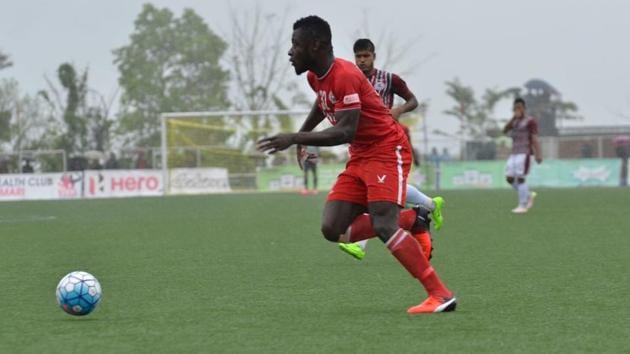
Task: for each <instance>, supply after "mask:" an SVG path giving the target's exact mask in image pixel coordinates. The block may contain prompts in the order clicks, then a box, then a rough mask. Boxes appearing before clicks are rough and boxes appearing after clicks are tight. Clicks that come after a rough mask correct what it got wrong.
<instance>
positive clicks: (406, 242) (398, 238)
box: [386, 229, 453, 298]
mask: <svg viewBox="0 0 630 354" xmlns="http://www.w3.org/2000/svg"><path fill="white" fill-rule="evenodd" d="M386 245H387V247H388V248H389V249H390V251H391V252H392V254H393V255H394V257H396V259H398V262H400V264H402V265H403V266H404V267H405V269H407V271H408V272H409V273H410V274H411V276H412V277H414V278H416V279H418V280H419V281H420V283H422V285H423V286H424V288H425V290H426V291H427V293H429V295H430V296H435V297H442V298H450V297H452V296H453V294H452V293H451V292H450V291H449V290H448V289H447V288H446V286H445V285H444V284H442V281H441V280H440V278H439V277H438V275H437V273H436V272H435V270H433V267H431V265H430V264H429V261H428V260H427V258H426V257H425V256H424V254H423V253H422V250H421V249H420V246H419V245H418V242H417V241H416V240H415V239H414V238H413V237H411V236H410V235H409V234H408V233H407V232H406V231H405V230H403V229H398V231H396V233H394V235H393V236H392V237H391V238H390V239H389V241H387V243H386Z"/></svg>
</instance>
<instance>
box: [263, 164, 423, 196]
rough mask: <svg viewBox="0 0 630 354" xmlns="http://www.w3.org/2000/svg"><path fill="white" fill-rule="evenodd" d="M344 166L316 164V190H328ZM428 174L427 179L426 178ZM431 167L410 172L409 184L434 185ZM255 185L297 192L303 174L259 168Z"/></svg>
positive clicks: (288, 168) (295, 170)
mask: <svg viewBox="0 0 630 354" xmlns="http://www.w3.org/2000/svg"><path fill="white" fill-rule="evenodd" d="M345 167H346V165H345V164H318V165H317V173H318V188H319V189H320V190H330V188H331V187H332V186H333V184H334V183H335V180H336V179H337V176H338V175H339V173H341V172H342V171H343V170H344V169H345ZM425 171H429V172H428V176H429V178H427V177H426V175H425V173H427V172H425ZM434 175H435V173H434V172H433V168H432V167H428V166H426V167H420V168H417V169H415V170H412V171H411V174H410V176H409V183H412V184H414V185H416V186H419V187H420V188H424V187H426V186H433V185H434V183H435V182H434V177H433V176H434ZM256 177H257V181H256V183H257V185H258V190H260V191H297V190H301V189H302V188H304V172H303V171H302V170H300V168H299V167H298V166H297V165H283V166H277V167H271V168H261V169H259V170H258V173H257V176H256ZM312 178H313V177H312V175H309V186H310V187H312V183H313V182H312Z"/></svg>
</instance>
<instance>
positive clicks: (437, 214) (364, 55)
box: [339, 38, 444, 260]
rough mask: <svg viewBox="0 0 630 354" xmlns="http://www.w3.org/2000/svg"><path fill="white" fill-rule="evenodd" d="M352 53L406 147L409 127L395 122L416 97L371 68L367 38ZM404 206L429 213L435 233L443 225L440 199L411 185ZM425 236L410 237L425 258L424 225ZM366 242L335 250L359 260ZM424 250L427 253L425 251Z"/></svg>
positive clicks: (427, 246) (428, 237) (400, 81)
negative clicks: (402, 133)
mask: <svg viewBox="0 0 630 354" xmlns="http://www.w3.org/2000/svg"><path fill="white" fill-rule="evenodd" d="M352 49H353V51H354V60H355V63H356V64H357V66H358V67H359V69H361V71H363V74H365V76H366V78H367V79H368V80H369V81H370V83H371V84H372V86H373V87H374V89H375V90H376V92H377V93H378V94H379V96H380V97H381V100H383V104H385V106H387V108H389V109H390V112H391V114H392V117H394V119H395V120H396V121H397V122H398V123H399V124H400V125H401V126H402V128H403V130H404V131H405V134H406V135H407V138H408V139H409V144H410V145H411V133H410V131H409V127H407V126H406V125H404V124H402V123H401V122H400V121H399V118H400V115H402V114H404V113H407V112H411V111H413V110H414V109H416V108H417V107H418V100H417V98H416V96H415V95H414V94H413V92H411V90H410V89H409V87H408V86H407V83H406V82H405V81H404V80H403V79H402V78H401V77H400V76H398V75H396V74H394V73H390V72H387V71H385V70H381V69H377V68H375V67H374V62H375V60H376V46H375V45H374V43H373V42H372V41H371V40H370V39H368V38H360V39H357V40H356V42H354V46H353V48H352ZM395 96H399V97H400V98H402V99H404V100H405V103H403V104H402V105H400V106H396V107H394V98H395ZM411 151H412V153H413V162H414V164H415V165H416V166H419V165H420V155H419V154H418V153H417V150H416V149H414V148H413V146H412V148H411ZM407 204H416V205H420V206H421V207H423V208H425V209H427V210H428V211H430V212H432V213H433V219H434V221H435V228H436V229H437V230H439V229H440V228H442V223H443V222H444V219H443V216H442V206H443V205H444V198H442V197H439V196H438V197H435V198H430V197H429V196H427V195H426V194H424V193H422V192H421V191H420V190H418V189H417V188H416V187H414V186H412V185H407ZM426 231H427V232H422V233H418V234H414V237H415V238H416V239H417V240H418V242H420V244H421V245H423V249H424V250H425V254H428V252H430V250H431V248H432V247H431V243H432V241H431V235H430V234H429V233H428V225H427V230H426ZM367 242H368V240H364V241H361V242H357V243H351V244H344V243H340V244H339V248H340V249H341V250H342V251H344V252H346V253H348V254H350V255H351V256H353V257H355V258H357V259H359V260H361V259H363V257H365V252H366V247H367ZM427 250H428V251H427Z"/></svg>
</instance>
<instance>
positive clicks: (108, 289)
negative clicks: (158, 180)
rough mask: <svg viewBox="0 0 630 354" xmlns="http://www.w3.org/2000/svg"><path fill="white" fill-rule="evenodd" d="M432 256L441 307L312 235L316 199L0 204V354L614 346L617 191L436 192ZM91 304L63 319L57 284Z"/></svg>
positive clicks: (620, 278) (618, 319) (620, 320)
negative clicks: (72, 281)
mask: <svg viewBox="0 0 630 354" xmlns="http://www.w3.org/2000/svg"><path fill="white" fill-rule="evenodd" d="M444 196H445V197H446V200H447V205H446V214H445V215H446V223H445V226H444V228H443V230H442V231H440V232H435V234H434V236H435V237H434V239H435V244H436V251H435V257H434V260H433V263H434V265H435V268H436V269H437V271H438V273H439V274H440V275H441V276H442V278H443V279H444V280H445V281H446V283H447V284H448V285H449V286H450V287H451V288H452V289H453V290H454V291H456V293H457V295H458V298H459V307H458V310H457V312H455V313H450V314H437V315H416V316H409V315H407V314H406V313H405V310H406V309H407V307H409V306H411V305H415V304H417V303H419V302H420V301H421V300H423V299H424V297H425V294H424V292H423V290H422V289H421V288H420V286H419V284H418V283H417V282H415V281H414V280H413V279H412V278H411V277H410V276H409V275H408V274H407V273H406V272H405V271H404V269H403V268H402V267H401V266H400V265H399V264H398V263H397V262H396V260H395V259H394V258H393V257H392V256H391V255H390V254H389V253H388V252H386V249H385V247H384V246H383V245H382V244H381V242H380V241H377V240H373V241H371V242H370V244H369V246H368V255H367V257H366V259H365V260H364V261H362V262H359V261H356V260H354V259H352V258H351V257H349V256H347V255H345V254H342V253H341V252H340V251H339V250H338V249H337V248H336V246H335V245H334V244H331V243H328V242H326V241H325V240H324V238H323V237H322V236H321V235H320V232H319V222H320V216H321V209H322V205H323V201H324V196H323V195H319V196H306V197H305V196H299V195H294V194H252V195H245V194H241V195H214V196H196V197H172V198H153V199H151V198H147V199H127V200H93V201H65V202H23V203H2V204H0V241H1V243H0V287H1V288H0V328H1V329H2V330H1V331H0V352H2V353H16V352H58V353H62V352H63V353H71V352H91V353H100V352H112V353H121V352H134V353H161V352H169V353H192V352H214V353H228V352H230V353H234V352H238V353H242V352H245V353H247V352H250V353H254V352H256V353H261V352H262V353H280V352H283V353H331V352H346V353H351V352H360V353H419V352H426V353H453V352H460V353H474V352H479V353H487V352H497V353H509V352H522V353H550V352H567V353H576V352H597V353H602V352H611V353H613V352H623V351H626V352H627V351H628V350H629V348H630V339H629V337H628V335H630V327H629V323H630V320H629V318H630V310H628V307H627V299H628V294H629V293H630V281H628V271H629V270H630V256H629V254H630V203H629V202H630V189H616V188H615V189H571V190H540V191H539V198H538V199H537V205H536V207H535V209H533V210H532V212H531V213H530V214H528V215H511V214H510V212H509V210H510V209H511V208H512V207H513V206H514V204H515V202H516V201H515V195H514V193H513V192H511V191H507V190H506V191H460V192H448V193H444ZM73 270H86V271H88V272H91V273H93V274H94V275H96V276H97V277H98V279H99V280H100V282H101V285H102V287H103V300H102V302H101V304H100V305H99V308H97V310H96V311H95V312H94V313H93V314H91V315H89V316H87V317H85V318H74V317H71V316H69V315H67V314H65V313H64V312H62V311H61V310H60V309H59V308H58V307H57V306H56V303H55V296H54V290H55V286H56V285H57V282H58V281H59V279H61V277H62V276H63V275H64V274H66V273H68V272H70V271H73Z"/></svg>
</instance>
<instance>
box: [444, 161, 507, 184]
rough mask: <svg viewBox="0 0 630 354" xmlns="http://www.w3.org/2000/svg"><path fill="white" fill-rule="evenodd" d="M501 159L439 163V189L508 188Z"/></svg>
mask: <svg viewBox="0 0 630 354" xmlns="http://www.w3.org/2000/svg"><path fill="white" fill-rule="evenodd" d="M504 166H505V162H502V161H462V162H448V163H443V164H442V165H440V189H471V188H508V187H509V186H508V185H507V184H506V183H505V176H504V174H503V170H504Z"/></svg>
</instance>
